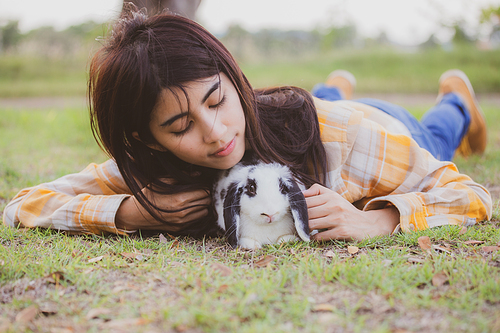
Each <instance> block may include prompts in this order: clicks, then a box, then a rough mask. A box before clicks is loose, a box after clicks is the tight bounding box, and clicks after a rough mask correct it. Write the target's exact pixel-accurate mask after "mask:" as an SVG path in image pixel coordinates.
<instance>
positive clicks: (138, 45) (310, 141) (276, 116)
mask: <svg viewBox="0 0 500 333" xmlns="http://www.w3.org/2000/svg"><path fill="white" fill-rule="evenodd" d="M337 79H338V77H337V78H332V81H335V80H337ZM454 80H455V79H453V80H452V81H453V82H454V83H453V84H441V86H442V87H443V91H442V93H443V95H444V96H445V97H443V99H447V98H448V97H449V96H455V95H456V96H458V95H457V94H463V95H466V94H467V93H468V92H469V91H463V89H462V88H460V87H462V86H461V84H462V83H463V80H462V79H461V78H459V80H458V81H454ZM447 82H448V81H447ZM464 82H465V81H464ZM467 82H468V80H467ZM327 83H328V82H327ZM445 86H446V87H445ZM448 86H449V87H448ZM324 88H325V89H326V90H330V92H331V91H335V89H337V88H332V87H331V85H328V84H327V85H326V86H325V87H324ZM338 88H339V89H338V91H342V87H338ZM344 90H345V89H344ZM470 91H472V89H470ZM469 95H470V94H469ZM446 96H448V97H446ZM467 96H468V95H467ZM467 96H465V97H467ZM470 96H472V97H471V98H472V102H468V101H467V100H465V101H462V102H461V103H462V104H461V107H460V108H455V109H457V110H455V113H457V112H459V113H462V114H464V116H463V117H464V119H465V120H464V121H463V124H462V127H461V128H459V129H456V130H455V131H453V135H452V136H453V138H455V137H457V136H458V137H459V140H458V143H457V144H456V145H455V147H453V148H451V149H452V150H453V151H454V150H455V149H456V148H457V147H458V144H459V143H460V142H461V141H464V140H466V141H468V142H469V141H470V140H469V139H468V136H466V135H467V134H468V133H469V132H470V131H471V129H472V128H473V127H474V126H476V127H477V124H476V123H477V122H476V123H474V117H472V121H471V120H470V115H471V114H472V113H473V112H472V111H471V110H473V109H474V107H475V105H476V104H474V103H475V100H474V99H473V94H472V95H470ZM89 98H90V104H91V110H90V115H91V125H92V129H93V131H94V135H95V137H96V139H97V140H98V142H99V143H100V145H101V147H102V148H103V149H104V150H105V151H106V152H107V153H108V154H109V156H110V157H111V159H110V160H109V161H107V162H105V163H103V164H101V165H95V164H91V165H89V166H88V167H87V168H86V169H85V170H83V171H82V172H80V173H78V174H73V175H68V176H65V177H62V178H61V179H58V180H55V181H53V182H50V183H46V184H41V185H39V186H35V187H32V188H28V189H24V190H22V191H21V192H20V193H19V194H18V195H17V196H16V197H15V198H14V199H13V200H12V201H11V202H10V203H9V204H8V205H7V207H6V208H5V211H4V217H3V221H4V223H5V224H6V225H9V226H22V227H45V228H54V229H58V230H65V231H69V232H76V233H116V234H127V233H133V232H137V231H138V230H140V231H141V232H148V231H153V232H162V231H163V232H169V233H172V234H178V235H185V234H189V235H192V236H200V235H204V234H210V233H212V232H213V231H214V225H215V224H214V217H213V215H212V212H211V209H210V203H211V200H210V187H211V183H212V181H213V177H214V173H215V172H216V171H217V170H222V169H228V168H231V167H232V166H234V165H235V164H236V163H238V161H240V159H241V158H242V156H243V154H244V153H245V151H246V150H253V151H254V152H255V153H257V154H258V156H259V157H260V158H262V159H264V160H265V161H278V162H281V163H285V164H287V165H289V166H290V167H291V168H292V170H293V171H294V172H295V174H296V175H297V177H298V178H300V179H301V180H302V181H303V182H304V183H305V184H306V185H307V187H308V190H307V191H305V192H304V194H305V196H306V201H307V205H308V210H309V218H310V221H309V224H310V227H311V229H318V230H319V229H322V232H320V233H318V234H317V235H315V238H316V239H363V238H366V237H372V236H376V235H387V234H390V233H391V232H393V231H394V230H397V229H398V228H401V229H402V230H403V231H410V230H415V229H425V228H428V227H433V226H439V225H446V224H459V225H472V224H474V223H476V222H479V221H482V220H484V219H489V218H490V217H491V197H490V195H489V193H488V192H487V190H486V189H485V188H484V187H482V186H481V185H479V184H477V183H475V182H473V181H472V180H471V179H470V178H469V177H467V176H465V175H463V174H460V173H458V171H457V169H456V167H455V166H454V165H453V164H452V163H450V162H441V161H438V160H437V159H435V158H434V157H433V156H432V155H431V154H430V153H429V152H428V151H427V150H426V149H424V148H421V147H420V146H419V145H418V144H417V143H416V142H415V141H414V140H413V139H411V138H410V136H413V135H416V134H417V133H416V131H413V132H414V133H412V129H410V130H409V129H408V128H407V126H409V125H408V124H406V123H405V121H404V119H403V120H402V119H399V120H398V119H396V118H397V117H398V115H397V114H394V115H391V116H389V115H388V113H387V112H388V111H387V110H384V108H383V107H379V108H377V107H373V106H370V104H369V103H365V104H363V103H357V102H347V101H340V102H328V101H324V100H320V99H315V98H313V97H312V96H311V95H310V94H309V93H307V92H306V91H304V90H302V89H300V88H295V87H282V88H274V89H266V90H257V91H254V90H253V89H252V87H251V85H250V84H249V82H248V81H247V79H246V78H245V76H244V75H243V73H242V72H241V70H240V68H239V67H238V65H237V64H236V62H235V61H234V59H233V58H232V56H231V55H230V53H229V52H228V51H227V50H226V49H225V48H224V46H223V45H222V44H221V43H220V42H219V41H218V40H217V39H216V38H215V37H213V36H212V35H211V34H210V33H208V32H207V31H206V30H205V29H203V28H202V27H201V26H199V25H198V24H196V23H194V22H192V21H190V20H188V19H185V18H182V17H179V16H174V15H168V14H162V15H157V16H153V17H150V18H147V17H145V16H144V15H143V14H140V13H137V12H131V13H130V14H129V15H128V16H127V17H124V18H122V19H121V20H120V21H118V22H117V24H116V25H115V27H114V30H113V32H112V34H111V36H110V37H109V39H108V41H107V44H106V45H104V47H103V48H102V49H101V50H100V51H99V52H98V53H97V54H96V55H95V56H94V58H93V60H92V62H91V66H90V80H89ZM458 98H459V99H460V100H464V98H460V97H458ZM465 99H466V98H465ZM346 103H347V104H346ZM349 103H351V104H349ZM467 107H468V108H467ZM381 110H383V111H384V112H382V111H381ZM478 112H479V111H478ZM389 114H390V113H389ZM479 115H480V113H479ZM395 117H396V118H395ZM370 119H374V120H379V123H377V122H374V121H372V120H370ZM467 119H469V120H467ZM381 123H382V124H385V125H386V127H387V128H389V129H390V131H388V129H387V128H386V127H384V126H382V125H381ZM391 123H392V124H397V126H396V127H399V128H400V129H402V132H404V133H405V134H407V135H404V134H400V133H398V131H395V130H394V128H391ZM469 123H470V125H469ZM473 125H474V126H473ZM405 128H406V130H405ZM479 131H485V128H482V129H480V130H479ZM457 133H458V134H457ZM453 140H455V139H453ZM444 141H446V142H448V141H449V140H446V138H444ZM424 147H425V146H424ZM475 149H476V150H477V149H478V148H475ZM483 150H484V148H483Z"/></svg>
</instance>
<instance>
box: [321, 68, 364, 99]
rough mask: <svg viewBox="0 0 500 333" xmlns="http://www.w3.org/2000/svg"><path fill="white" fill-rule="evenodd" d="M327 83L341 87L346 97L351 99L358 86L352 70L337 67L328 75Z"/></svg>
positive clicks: (327, 84)
mask: <svg viewBox="0 0 500 333" xmlns="http://www.w3.org/2000/svg"><path fill="white" fill-rule="evenodd" d="M325 85H326V86H333V87H337V88H338V89H340V92H341V93H342V95H343V96H342V97H343V98H344V99H351V98H352V94H353V93H354V89H355V88H356V78H355V77H354V75H352V73H351V72H348V71H346V70H343V69H337V70H334V71H333V72H331V73H330V74H329V75H328V77H327V78H326V82H325Z"/></svg>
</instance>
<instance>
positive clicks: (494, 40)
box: [481, 6, 500, 48]
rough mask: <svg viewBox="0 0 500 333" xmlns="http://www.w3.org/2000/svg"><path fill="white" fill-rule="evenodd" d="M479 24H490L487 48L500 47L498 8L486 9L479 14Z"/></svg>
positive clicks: (499, 11) (499, 13)
mask: <svg viewBox="0 0 500 333" xmlns="http://www.w3.org/2000/svg"><path fill="white" fill-rule="evenodd" d="M481 23H483V24H490V29H491V30H490V33H489V44H490V45H489V47H492V48H499V47H500V6H498V7H493V6H492V7H488V8H485V9H483V11H482V13H481Z"/></svg>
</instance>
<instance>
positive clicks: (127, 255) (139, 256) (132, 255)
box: [120, 252, 144, 260]
mask: <svg viewBox="0 0 500 333" xmlns="http://www.w3.org/2000/svg"><path fill="white" fill-rule="evenodd" d="M120 254H121V255H122V256H124V257H125V258H127V259H136V260H143V259H144V255H143V254H142V253H130V252H122V253H120Z"/></svg>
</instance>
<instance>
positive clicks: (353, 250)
mask: <svg viewBox="0 0 500 333" xmlns="http://www.w3.org/2000/svg"><path fill="white" fill-rule="evenodd" d="M358 251H359V248H358V247H357V246H351V245H349V246H347V252H349V253H350V254H355V253H358Z"/></svg>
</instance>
